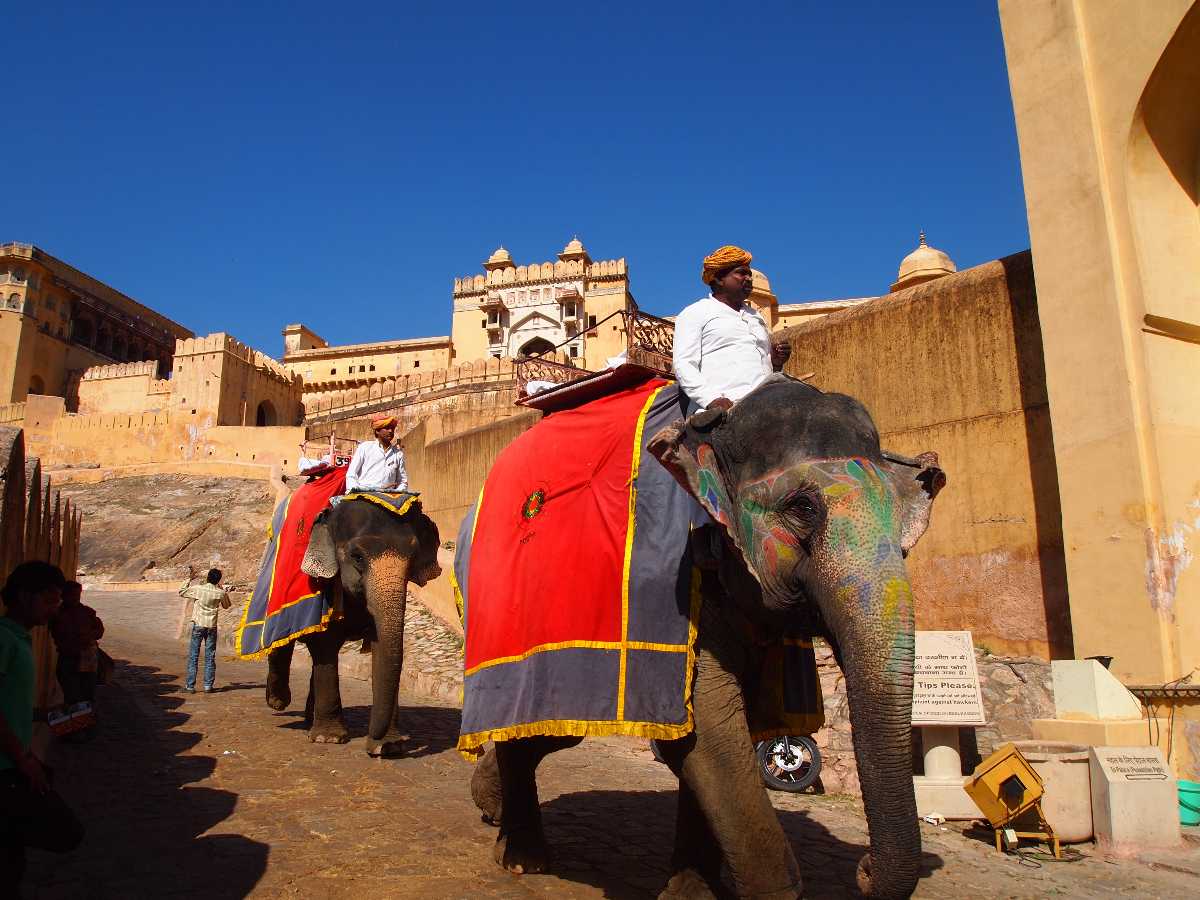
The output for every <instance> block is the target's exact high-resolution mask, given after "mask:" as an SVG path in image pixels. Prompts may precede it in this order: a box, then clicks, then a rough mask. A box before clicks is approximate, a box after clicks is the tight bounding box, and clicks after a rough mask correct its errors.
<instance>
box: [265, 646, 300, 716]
mask: <svg viewBox="0 0 1200 900" xmlns="http://www.w3.org/2000/svg"><path fill="white" fill-rule="evenodd" d="M295 647H296V644H295V642H292V643H290V644H285V645H284V646H282V647H279V648H277V649H275V650H272V651H271V652H270V653H268V654H267V706H269V707H271V709H277V710H284V709H287V708H288V704H290V703H291V702H292V686H291V683H290V677H291V673H292V651H293V650H294V649H295Z"/></svg>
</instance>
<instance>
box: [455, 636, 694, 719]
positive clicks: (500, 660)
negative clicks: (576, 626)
mask: <svg viewBox="0 0 1200 900" xmlns="http://www.w3.org/2000/svg"><path fill="white" fill-rule="evenodd" d="M577 647H582V648H584V649H587V650H621V651H624V650H626V649H628V650H657V651H661V652H663V653H686V652H687V650H688V645H687V644H656V643H653V642H651V641H557V642H554V643H549V644H538V645H537V646H536V647H530V648H529V649H528V650H526V651H525V652H524V653H518V654H517V655H516V656H500V657H497V658H496V659H489V660H487V661H486V662H481V663H480V664H479V665H477V666H473V667H471V668H470V669H467V670H466V671H465V672H463V677H464V678H466V677H467V676H469V675H474V674H475V673H476V672H479V671H482V670H483V669H490V668H491V667H492V666H501V665H504V664H505V663H514V662H521V661H522V660H526V659H529V657H531V656H535V655H536V654H538V653H545V652H547V651H549V650H571V649H574V648H577ZM617 721H620V720H619V719H618V720H617Z"/></svg>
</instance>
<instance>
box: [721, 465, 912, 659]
mask: <svg viewBox="0 0 1200 900" xmlns="http://www.w3.org/2000/svg"><path fill="white" fill-rule="evenodd" d="M798 491H801V492H803V491H809V492H812V491H817V492H819V493H820V499H821V501H822V502H823V504H824V506H825V515H824V520H823V522H821V521H817V522H816V523H815V525H816V531H814V532H813V534H812V535H811V536H808V539H809V543H810V547H811V553H812V558H811V559H810V558H809V556H808V552H809V550H808V549H806V548H805V547H803V546H802V544H803V543H804V540H802V538H803V537H805V536H804V535H801V534H797V531H796V530H795V528H794V527H790V526H789V524H788V521H787V516H786V514H785V512H784V511H783V510H782V509H781V504H784V505H785V501H786V500H787V498H788V496H789V495H791V494H794V493H796V492H798ZM733 506H735V507H736V515H735V516H734V517H733V521H732V522H730V521H728V520H727V518H722V519H721V521H722V522H724V523H725V524H726V526H727V527H730V528H731V529H736V536H737V538H738V541H739V543H740V544H741V547H742V551H743V553H744V554H745V556H746V559H747V561H748V562H749V563H750V564H751V566H753V568H754V571H755V574H756V575H757V576H758V578H759V581H760V583H761V584H762V586H763V588H764V590H765V591H767V593H768V594H774V595H776V596H789V595H794V594H795V593H796V592H797V588H798V587H799V579H800V577H801V572H800V567H801V566H802V565H803V564H806V563H807V564H808V565H809V566H810V569H809V571H808V572H807V574H806V575H805V580H806V581H807V582H809V583H810V584H811V585H813V586H814V587H815V588H816V589H817V590H818V591H823V592H828V594H829V595H830V596H831V597H832V599H833V602H834V604H835V606H836V608H837V609H838V610H840V611H841V614H843V615H846V616H849V617H850V618H852V619H854V620H857V621H860V622H865V621H866V620H869V619H871V618H876V617H878V619H879V620H880V625H881V626H882V628H881V631H882V633H883V634H884V635H886V636H887V639H888V640H889V641H890V642H891V644H892V646H891V648H890V651H889V653H888V660H887V662H886V663H885V668H886V669H887V671H889V672H901V671H904V670H905V669H906V668H907V669H908V670H909V671H911V660H912V627H913V625H912V623H913V605H912V590H911V588H910V586H909V583H908V577H907V572H906V570H905V566H904V560H903V554H902V553H901V550H900V544H899V540H898V539H899V532H900V521H901V515H900V510H899V506H898V498H897V495H896V492H895V490H894V489H893V488H892V486H891V483H890V482H889V481H888V478H887V475H886V474H885V473H884V472H883V470H881V469H880V468H879V467H878V466H876V465H875V464H874V463H873V462H871V461H870V460H866V459H861V458H850V459H836V460H814V461H812V462H809V463H805V464H803V465H800V466H796V467H795V468H790V469H786V470H782V471H777V472H772V473H769V474H768V475H766V476H764V477H762V478H760V479H758V480H757V481H754V482H751V483H748V484H745V485H742V486H741V487H740V489H739V491H738V495H737V501H736V504H733ZM729 507H730V504H728V501H726V509H728V508H729Z"/></svg>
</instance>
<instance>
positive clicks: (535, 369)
mask: <svg viewBox="0 0 1200 900" xmlns="http://www.w3.org/2000/svg"><path fill="white" fill-rule="evenodd" d="M579 312H580V317H581V318H582V314H583V311H582V310H579ZM616 316H620V317H621V318H622V320H623V323H624V331H625V363H624V364H622V365H621V366H618V367H617V368H615V369H605V370H603V371H601V372H592V371H589V370H588V369H583V368H576V367H575V366H572V365H570V364H569V363H568V362H565V361H563V362H560V361H557V360H553V359H549V358H547V357H545V356H542V355H534V356H528V357H522V358H520V359H518V360H517V362H516V375H517V397H518V401H517V402H518V403H524V404H525V405H528V406H533V407H535V408H546V409H549V408H556V407H557V405H558V401H557V399H555V398H557V396H558V395H559V393H560V391H564V389H565V388H566V387H567V386H568V385H576V384H578V385H579V387H580V388H581V389H582V388H583V387H584V385H583V382H589V384H590V385H591V386H592V389H590V390H583V391H582V393H581V396H582V394H587V395H588V396H591V395H593V394H594V395H596V396H599V395H600V394H601V393H603V392H604V391H605V390H607V389H608V388H607V385H608V383H609V382H613V383H614V384H616V383H622V384H623V383H627V382H631V381H634V380H640V379H642V378H644V377H646V376H647V375H657V376H659V377H663V378H671V377H672V374H671V352H672V348H673V346H674V336H675V326H674V324H673V323H671V322H669V321H667V320H666V319H662V318H659V317H658V316H652V315H650V314H649V313H644V312H642V311H641V310H640V309H638V308H637V306H636V305H634V306H632V307H631V308H630V309H627V310H619V311H617V312H615V313H613V314H612V315H610V316H607V317H605V318H604V319H601V320H600V321H599V322H597V323H596V325H595V326H592V327H593V328H595V327H598V326H600V325H602V324H604V323H605V322H607V321H608V320H609V319H612V318H614V317H616ZM589 330H591V329H589ZM575 339H576V336H574V335H573V336H571V337H570V338H568V341H564V342H563V344H560V345H559V346H558V347H555V348H554V349H555V350H556V351H557V350H558V349H559V348H560V347H562V346H564V345H565V344H566V343H568V342H569V341H574V340H575ZM556 355H557V354H556ZM539 381H540V382H550V383H552V384H554V385H556V387H553V388H544V389H543V390H542V391H538V392H536V393H534V394H532V395H531V394H530V393H529V390H528V387H529V384H530V383H531V382H539ZM572 393H575V392H574V391H572ZM564 400H565V398H564ZM563 405H569V403H564V404H563Z"/></svg>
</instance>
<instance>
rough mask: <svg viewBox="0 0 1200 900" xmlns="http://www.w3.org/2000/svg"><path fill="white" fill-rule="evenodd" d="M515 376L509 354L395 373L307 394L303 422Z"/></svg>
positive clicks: (512, 380) (507, 382)
mask: <svg viewBox="0 0 1200 900" xmlns="http://www.w3.org/2000/svg"><path fill="white" fill-rule="evenodd" d="M546 359H548V360H552V361H554V362H557V363H561V364H564V365H570V364H571V360H569V359H568V358H567V357H566V356H565V355H564V354H562V353H555V354H550V355H547V357H546ZM516 378H517V375H516V366H515V364H514V361H513V360H512V359H509V358H508V357H504V358H501V359H495V358H489V359H479V360H474V361H468V362H463V363H459V364H457V365H453V366H450V367H449V368H445V369H435V370H432V371H428V372H422V373H421V374H419V375H418V374H415V373H414V374H412V375H398V376H396V377H394V378H384V379H381V380H379V381H377V382H375V383H373V384H370V385H363V386H362V387H359V388H348V389H345V390H340V391H328V392H325V393H322V394H316V395H309V396H307V397H305V398H304V406H305V421H306V422H307V423H309V424H313V423H315V422H326V421H331V420H334V419H340V418H350V417H352V416H353V414H355V413H357V412H361V410H362V409H363V408H365V407H371V406H375V405H378V404H381V403H388V402H391V401H393V400H394V401H397V402H401V401H407V400H410V399H412V398H414V397H422V396H427V395H434V394H438V393H439V392H444V391H450V390H454V389H462V388H469V387H472V386H476V385H479V386H485V385H494V386H497V387H501V386H515V384H516Z"/></svg>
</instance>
